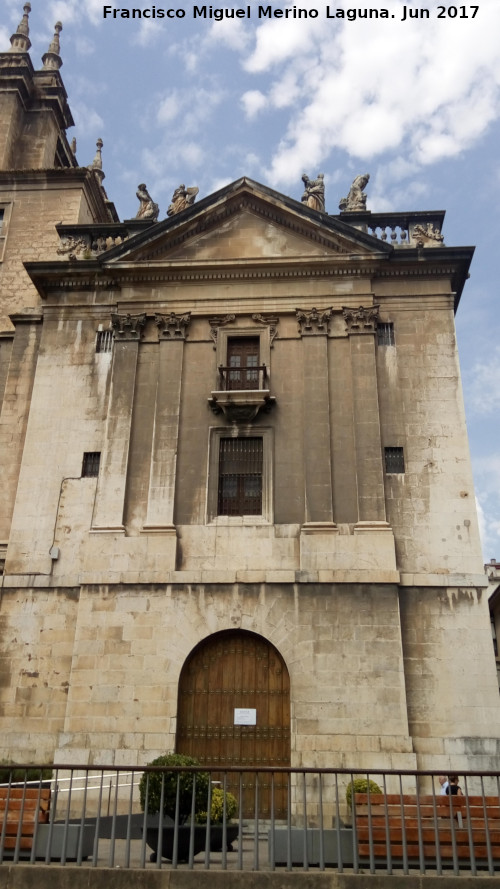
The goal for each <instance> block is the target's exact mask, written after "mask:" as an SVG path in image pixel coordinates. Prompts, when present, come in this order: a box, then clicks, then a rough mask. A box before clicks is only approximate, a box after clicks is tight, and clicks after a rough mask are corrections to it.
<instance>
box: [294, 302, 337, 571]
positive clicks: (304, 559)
mask: <svg viewBox="0 0 500 889" xmlns="http://www.w3.org/2000/svg"><path fill="white" fill-rule="evenodd" d="M296 314H297V320H298V322H299V330H300V335H301V337H302V344H303V373H304V484H305V522H304V524H303V525H302V528H301V534H300V537H301V543H300V552H301V560H300V561H301V568H305V569H311V568H312V569H314V568H321V567H326V565H327V564H328V563H329V556H328V555H327V554H328V553H329V550H330V548H331V546H332V542H331V534H332V532H333V533H335V534H336V533H337V526H336V524H335V523H334V521H333V495H332V454H331V429H330V397H329V391H328V352H327V346H328V325H329V321H330V317H331V314H332V310H331V308H328V309H321V310H318V309H311V310H310V311H306V310H302V309H298V310H297V313H296Z"/></svg>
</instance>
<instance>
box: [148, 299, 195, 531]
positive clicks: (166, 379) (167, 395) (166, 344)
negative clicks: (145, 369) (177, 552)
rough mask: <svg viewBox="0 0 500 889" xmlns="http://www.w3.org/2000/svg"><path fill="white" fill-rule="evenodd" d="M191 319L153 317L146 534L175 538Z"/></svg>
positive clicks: (170, 316) (164, 316) (171, 315)
mask: <svg viewBox="0 0 500 889" xmlns="http://www.w3.org/2000/svg"><path fill="white" fill-rule="evenodd" d="M190 320H191V315H190V313H189V312H187V313H186V314H185V315H176V314H175V313H173V312H172V313H171V314H170V315H156V324H157V325H158V329H159V331H160V343H159V349H160V358H159V375H158V385H157V389H156V405H155V421H154V432H153V451H152V455H151V472H150V476H149V492H148V511H147V516H146V522H145V524H144V527H143V531H144V532H145V533H149V534H151V533H153V532H158V533H162V534H168V533H171V534H174V535H175V533H176V532H175V526H174V497H175V474H176V465H177V442H178V438H179V413H180V404H181V380H182V364H183V358H184V341H185V339H186V329H187V327H188V325H189V322H190Z"/></svg>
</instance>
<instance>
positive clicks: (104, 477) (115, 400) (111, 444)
mask: <svg viewBox="0 0 500 889" xmlns="http://www.w3.org/2000/svg"><path fill="white" fill-rule="evenodd" d="M111 323H112V327H113V335H114V346H113V365H112V369H111V388H110V394H109V405H108V415H107V418H106V432H105V442H104V449H103V453H102V457H101V466H100V470H99V480H98V484H97V494H96V504H95V509H94V518H93V522H92V531H109V532H114V533H116V532H124V531H125V529H124V526H123V510H124V506H125V491H126V484H127V466H128V455H129V445H130V433H131V428H132V411H133V405H134V392H135V378H136V372H137V358H138V352H139V342H140V338H141V333H142V331H143V329H144V325H145V323H146V315H112V316H111Z"/></svg>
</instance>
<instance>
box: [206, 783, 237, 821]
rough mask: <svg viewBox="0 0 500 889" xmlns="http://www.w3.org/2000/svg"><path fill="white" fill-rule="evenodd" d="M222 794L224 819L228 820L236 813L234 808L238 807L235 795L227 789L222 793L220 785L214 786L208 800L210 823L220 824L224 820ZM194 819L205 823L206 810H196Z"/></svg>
mask: <svg viewBox="0 0 500 889" xmlns="http://www.w3.org/2000/svg"><path fill="white" fill-rule="evenodd" d="M224 796H225V797H226V820H227V821H230V820H231V818H234V816H235V815H236V810H237V808H238V803H237V801H236V797H235V796H233V794H232V793H229V792H228V791H226V793H225V794H224V791H223V790H221V788H220V787H214V788H213V789H212V799H211V801H210V823H211V824H222V822H223V820H224ZM196 820H197V822H198V824H206V823H207V813H206V811H205V812H204V811H201V812H197V813H196Z"/></svg>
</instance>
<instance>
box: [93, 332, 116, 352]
mask: <svg viewBox="0 0 500 889" xmlns="http://www.w3.org/2000/svg"><path fill="white" fill-rule="evenodd" d="M112 348H113V331H112V330H98V331H97V334H96V340H95V350H96V352H111V350H112Z"/></svg>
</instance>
